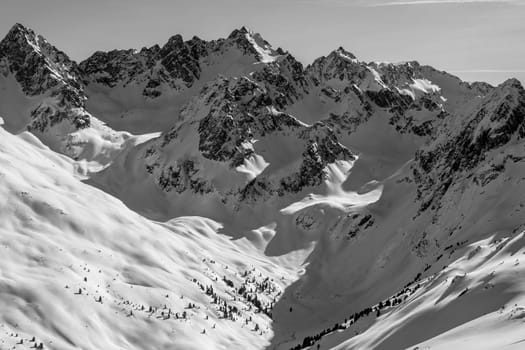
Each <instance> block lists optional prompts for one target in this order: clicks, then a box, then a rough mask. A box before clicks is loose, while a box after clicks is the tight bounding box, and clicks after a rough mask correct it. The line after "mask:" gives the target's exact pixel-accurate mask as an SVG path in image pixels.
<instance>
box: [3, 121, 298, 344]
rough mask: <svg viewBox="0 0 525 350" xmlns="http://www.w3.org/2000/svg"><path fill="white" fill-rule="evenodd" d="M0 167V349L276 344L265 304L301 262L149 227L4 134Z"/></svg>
mask: <svg viewBox="0 0 525 350" xmlns="http://www.w3.org/2000/svg"><path fill="white" fill-rule="evenodd" d="M0 163H1V166H0V168H1V171H0V178H1V179H2V181H1V182H0V183H1V184H0V191H1V196H0V198H1V200H0V203H1V204H0V207H1V209H0V241H1V242H0V247H1V248H0V249H1V250H2V259H0V348H3V349H4V348H5V349H7V348H12V347H13V346H14V347H15V348H17V349H23V348H30V347H34V346H35V345H37V346H39V344H40V343H43V345H44V347H45V348H46V349H78V348H82V349H162V348H178V349H203V348H206V349H212V348H213V349H248V348H264V347H265V345H266V344H267V343H268V342H269V339H271V337H272V334H273V332H272V329H271V322H272V321H271V319H270V317H269V316H268V315H271V304H272V303H273V302H275V301H276V300H277V299H278V298H279V297H280V295H281V293H282V291H283V290H284V288H285V287H286V286H287V285H288V284H289V283H290V282H292V281H293V280H294V279H295V278H296V273H297V271H298V270H299V266H300V265H301V263H302V259H304V253H301V252H296V253H294V254H291V255H289V256H286V257H281V258H279V259H277V258H275V259H271V258H268V257H264V256H263V255H261V253H260V252H259V251H258V250H257V249H255V248H254V246H253V245H252V244H250V243H249V242H247V241H246V240H244V239H242V240H237V241H232V240H230V239H229V238H227V237H226V236H222V235H219V234H217V233H216V232H217V230H218V229H219V227H220V225H219V224H218V223H216V222H214V221H212V220H208V219H204V218H199V217H186V218H178V219H174V220H171V221H169V222H167V223H156V222H152V221H149V220H147V219H144V218H143V217H141V216H139V215H137V214H136V213H134V212H132V211H130V210H129V209H127V208H126V207H125V206H124V205H123V204H122V203H121V202H120V201H118V200H116V199H115V198H112V197H111V196H109V195H107V194H105V193H103V192H101V191H100V190H97V189H94V188H92V187H90V186H88V185H85V184H83V183H82V182H80V181H79V179H77V178H76V177H74V175H72V174H73V173H74V166H75V164H74V162H73V161H71V160H70V159H68V158H66V157H64V156H60V155H58V154H56V153H54V152H52V151H51V150H49V149H48V148H47V147H45V146H43V145H42V144H41V143H40V142H39V141H38V140H37V139H36V138H35V137H33V136H32V135H31V134H29V133H23V134H21V135H20V136H13V135H12V134H10V133H8V132H6V131H5V130H4V129H0ZM210 288H213V289H210ZM242 289H244V291H243V290H242ZM206 292H208V294H209V295H207V294H206ZM225 305H227V306H225ZM225 307H227V311H226V312H225V311H224V308H225ZM224 316H226V318H225V317H224ZM32 339H34V341H33V340H32ZM16 344H18V345H16Z"/></svg>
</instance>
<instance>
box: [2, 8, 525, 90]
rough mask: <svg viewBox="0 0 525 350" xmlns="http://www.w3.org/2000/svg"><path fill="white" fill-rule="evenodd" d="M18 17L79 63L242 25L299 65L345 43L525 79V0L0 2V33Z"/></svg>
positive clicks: (373, 53)
mask: <svg viewBox="0 0 525 350" xmlns="http://www.w3.org/2000/svg"><path fill="white" fill-rule="evenodd" d="M17 22H18V23H22V24H24V25H25V26H27V27H29V28H32V29H33V30H35V31H36V32H38V33H39V34H42V35H43V36H44V37H46V38H47V39H48V41H50V42H51V43H52V44H54V45H55V46H57V47H58V48H59V49H61V50H62V51H64V52H66V53H67V54H68V55H69V56H70V57H71V58H73V59H75V60H77V61H80V60H82V59H85V58H87V57H88V56H89V55H90V54H92V53H93V52H95V51H97V50H111V49H114V48H122V49H127V48H139V49H140V48H141V47H143V46H151V45H153V44H160V45H162V44H163V43H165V42H166V41H167V40H168V38H169V37H170V36H172V35H174V34H181V35H182V36H183V37H184V38H186V39H190V38H191V37H192V36H194V35H197V36H199V37H201V38H203V39H217V38H220V37H226V36H227V35H228V34H229V33H230V32H231V31H232V30H233V29H235V28H239V27H241V26H246V27H249V28H250V29H251V30H253V31H255V32H259V33H261V34H262V36H263V37H264V38H265V39H266V40H267V41H269V42H270V43H271V44H272V45H273V46H275V47H279V46H280V47H282V48H284V49H286V50H288V51H290V52H291V53H292V54H293V55H294V56H296V57H297V58H298V59H299V60H300V61H301V62H302V63H303V64H308V63H310V62H312V61H313V60H314V59H315V58H317V57H319V56H322V55H327V54H328V53H330V51H332V50H334V49H336V48H337V47H339V46H343V47H344V48H345V49H347V50H348V51H350V52H352V53H353V54H355V55H356V56H357V57H358V58H359V59H361V60H363V61H367V62H368V61H388V62H399V61H407V60H417V61H419V62H420V63H422V64H429V65H432V66H434V67H436V68H437V69H440V70H446V71H448V72H451V73H453V74H455V75H458V76H460V77H461V78H463V79H464V80H468V81H473V80H480V81H487V82H490V83H492V84H498V83H501V82H502V81H504V80H505V79H507V78H510V77H517V78H518V79H520V80H521V81H522V82H525V0H147V1H146V0H89V1H85V0H0V36H3V35H4V33H7V32H8V30H9V28H10V27H11V26H12V25H13V24H14V23H17Z"/></svg>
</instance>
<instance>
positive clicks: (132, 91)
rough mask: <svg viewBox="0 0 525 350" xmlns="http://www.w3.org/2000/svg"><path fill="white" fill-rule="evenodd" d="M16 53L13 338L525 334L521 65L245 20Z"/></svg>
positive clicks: (151, 344) (9, 90)
mask: <svg viewBox="0 0 525 350" xmlns="http://www.w3.org/2000/svg"><path fill="white" fill-rule="evenodd" d="M0 73H1V74H0V114H1V116H2V117H3V120H4V128H5V130H4V129H1V130H0V134H1V135H0V136H1V137H0V162H2V171H1V173H2V175H0V176H2V177H3V179H4V181H2V183H1V186H0V190H1V191H2V192H3V195H2V199H3V204H2V208H3V209H2V210H1V211H0V212H1V213H2V214H1V216H2V224H0V230H1V231H2V235H0V236H1V237H2V246H1V247H3V249H4V250H5V254H4V256H5V259H3V260H2V261H0V265H1V266H0V283H2V285H3V286H4V288H0V293H1V294H0V295H2V297H0V308H2V312H0V315H1V316H0V334H1V336H0V341H1V342H2V347H4V346H5V347H12V346H16V348H24V347H28V348H30V347H37V348H38V347H39V346H40V345H39V344H40V343H42V344H43V345H45V348H50V349H55V348H56V349H70V348H71V349H72V348H78V347H82V348H87V349H99V348H107V349H113V348H115V349H118V348H136V349H145V348H155V349H157V348H164V347H175V348H192V347H193V348H206V349H208V348H209V349H217V348H233V349H252V348H253V349H302V348H314V349H315V348H322V349H326V348H333V349H405V348H408V349H424V348H429V349H448V348H454V347H462V348H463V347H464V348H466V349H470V348H472V349H474V348H476V349H477V348H483V349H499V348H503V347H508V348H511V349H519V348H521V346H522V339H521V336H520V332H519V330H520V327H521V323H522V319H523V310H524V306H523V303H524V300H523V299H524V294H523V285H522V282H521V281H522V280H523V278H521V277H522V274H523V271H522V269H521V265H522V261H521V260H522V259H521V257H522V256H523V254H524V253H525V252H524V245H523V242H524V241H523V235H524V226H523V224H524V222H523V214H522V211H523V208H524V203H523V199H522V196H521V193H522V192H523V191H522V187H523V177H522V175H521V174H522V173H523V171H524V170H525V169H522V167H523V160H524V159H525V154H524V146H525V143H524V141H523V138H524V137H525V131H524V130H525V126H524V124H523V123H524V118H525V90H524V89H523V87H522V86H521V84H520V83H519V82H518V81H517V80H509V81H506V82H505V83H503V84H501V85H499V86H496V87H493V86H490V85H488V84H485V83H473V84H469V83H465V82H462V81H461V80H460V79H458V78H457V77H454V76H452V75H450V74H448V73H446V72H441V71H438V70H436V69H434V68H432V67H429V66H425V65H422V64H419V63H418V62H415V61H411V62H403V63H396V64H392V63H377V62H363V61H360V60H359V59H358V58H357V57H356V56H355V55H353V54H352V53H350V52H348V51H346V50H345V49H344V48H338V49H336V50H334V51H332V52H331V53H329V54H328V55H326V56H322V57H320V58H318V59H316V60H315V61H314V62H312V63H311V64H309V65H307V66H305V67H304V66H303V65H302V64H301V63H299V62H298V61H297V60H296V59H295V58H294V57H293V56H292V55H291V54H290V53H288V52H286V51H284V50H282V49H280V48H273V47H272V46H271V44H269V43H268V42H266V41H265V40H264V39H263V38H262V37H261V36H260V35H259V34H256V33H254V32H251V31H250V30H248V29H246V28H244V27H243V28H240V29H237V30H234V31H233V32H232V33H231V34H230V35H229V36H228V37H227V38H224V39H218V40H212V41H205V40H202V39H199V38H197V37H194V38H192V39H190V40H186V41H185V40H183V39H182V37H181V36H179V35H175V36H173V37H171V38H170V39H169V40H168V42H167V43H166V44H164V45H163V46H158V45H156V46H153V47H150V48H143V49H141V50H113V51H109V52H96V53H95V54H93V55H92V56H91V57H90V58H88V59H87V60H85V61H84V62H81V63H80V64H76V63H75V62H73V61H71V60H70V59H68V58H67V55H66V54H64V53H63V52H61V51H59V50H58V49H56V48H54V47H53V46H52V45H50V44H49V43H48V42H47V41H46V40H45V39H43V38H42V37H40V36H38V35H36V34H35V33H34V32H32V31H31V30H29V29H27V28H24V27H23V26H21V25H16V26H15V27H13V29H12V30H11V31H10V33H9V34H8V35H7V36H6V38H5V39H4V40H2V42H0ZM105 123H107V125H106V124H105ZM24 130H28V131H29V132H27V131H24ZM115 130H123V131H115ZM131 133H133V134H131ZM13 134H18V135H16V136H15V135H13ZM134 134H135V135H136V136H135V135H134ZM33 135H34V136H36V138H35V137H34V136H33ZM55 152H58V153H55ZM95 172H96V173H95ZM36 174H38V175H36ZM80 180H82V181H84V182H81V181H80ZM90 185H93V186H94V187H98V189H96V188H94V187H93V186H90ZM101 190H103V191H104V192H105V193H104V192H103V191H101ZM121 201H122V202H121ZM183 313H185V314H184V316H183ZM1 332H3V333H1ZM481 333H483V334H481ZM33 336H34V337H35V339H34V340H33V339H32V337H33Z"/></svg>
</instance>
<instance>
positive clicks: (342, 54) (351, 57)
mask: <svg viewBox="0 0 525 350" xmlns="http://www.w3.org/2000/svg"><path fill="white" fill-rule="evenodd" d="M334 53H335V54H336V55H338V56H340V57H342V58H344V59H347V60H352V61H353V60H357V57H355V55H354V54H353V53H351V52H350V51H347V50H345V49H344V48H343V47H342V46H339V47H338V48H337V50H335V51H334Z"/></svg>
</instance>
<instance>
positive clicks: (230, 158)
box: [145, 77, 354, 201]
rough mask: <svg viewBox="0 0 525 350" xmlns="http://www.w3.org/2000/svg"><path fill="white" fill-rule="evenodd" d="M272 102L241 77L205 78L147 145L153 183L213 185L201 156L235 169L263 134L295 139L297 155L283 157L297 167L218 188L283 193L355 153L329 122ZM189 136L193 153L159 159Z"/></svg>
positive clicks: (312, 181)
mask: <svg viewBox="0 0 525 350" xmlns="http://www.w3.org/2000/svg"><path fill="white" fill-rule="evenodd" d="M273 103H274V100H273V99H272V97H271V96H270V94H269V93H268V90H267V89H266V88H265V87H264V86H263V85H262V84H261V83H258V82H255V81H252V80H250V79H248V78H245V77H243V78H239V79H236V78H234V79H226V78H219V79H218V80H217V81H215V82H213V83H210V84H208V85H207V86H206V87H205V88H204V89H203V90H202V93H201V95H200V96H199V98H197V99H195V100H194V101H193V102H192V103H191V104H189V105H188V106H187V107H186V109H185V110H184V111H183V116H184V117H186V118H187V119H185V120H184V122H182V123H181V124H180V125H178V126H176V127H174V128H173V129H172V130H170V131H169V132H167V133H165V134H164V135H163V136H162V137H161V139H159V141H156V142H153V143H152V145H151V146H150V147H149V148H148V149H147V150H146V153H145V156H146V160H147V162H146V163H147V165H146V167H147V170H148V172H150V173H152V174H154V176H156V179H157V182H158V184H159V185H160V186H161V187H162V188H164V189H165V190H166V191H171V190H172V189H175V190H176V191H177V192H179V193H181V192H184V191H186V190H189V191H193V192H195V193H200V194H202V193H206V192H210V191H214V190H217V189H214V187H213V185H212V181H210V180H211V179H206V178H202V177H200V175H199V171H200V170H201V169H199V168H200V166H201V164H200V163H202V161H203V160H204V159H206V160H209V161H213V162H221V163H224V164H225V166H226V167H227V168H228V169H230V170H229V171H231V172H235V171H236V168H238V167H240V166H242V165H243V164H245V162H247V161H250V160H253V159H254V158H255V157H257V156H258V155H257V153H256V150H255V149H254V146H253V145H254V143H255V142H258V141H264V140H265V139H266V138H277V139H281V138H283V139H294V140H296V142H297V148H298V153H297V156H298V157H299V158H298V159H297V160H296V159H291V160H288V162H291V163H293V162H295V161H297V162H298V164H299V167H298V169H295V168H294V169H292V170H290V172H289V173H285V174H281V175H279V176H277V177H276V176H275V175H274V174H268V175H266V176H261V177H257V178H255V179H252V180H251V181H249V182H248V183H247V184H241V186H239V187H238V188H231V189H229V190H228V191H225V192H223V193H222V194H221V195H222V196H227V195H230V194H231V193H233V194H234V195H235V196H238V198H237V199H238V200H240V201H244V200H246V199H247V198H250V200H252V201H257V200H258V199H260V198H266V197H267V196H268V195H279V196H282V195H284V194H285V193H288V192H298V191H300V190H301V189H303V188H304V187H313V186H317V185H320V184H321V183H322V181H323V179H324V176H325V175H324V168H325V167H326V165H327V164H330V163H333V162H335V161H336V160H351V159H354V156H353V155H352V153H351V152H350V151H349V150H348V149H347V148H346V147H344V146H343V145H341V144H340V143H339V142H338V141H337V138H336V136H335V135H334V133H333V132H332V130H331V129H330V128H329V127H327V126H326V125H324V124H323V123H318V124H315V125H312V126H309V125H306V124H304V123H302V122H300V121H299V120H297V119H296V118H294V117H293V116H291V115H289V114H287V113H283V112H279V111H277V109H276V108H275V107H274V104H273ZM191 133H195V135H193V134H191ZM188 135H190V136H188ZM189 137H194V138H197V139H198V150H192V152H191V153H193V154H194V155H193V156H192V159H180V160H177V159H174V158H168V159H163V156H162V154H163V153H172V152H170V151H169V150H170V149H177V147H178V143H179V142H181V139H182V140H183V139H185V138H189ZM301 150H302V151H301ZM195 151H198V153H195ZM187 156H188V153H184V157H187ZM199 158H201V159H202V160H201V161H199ZM200 173H202V171H201V172H200ZM232 190H233V192H231V191H232ZM258 196H260V198H258Z"/></svg>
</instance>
